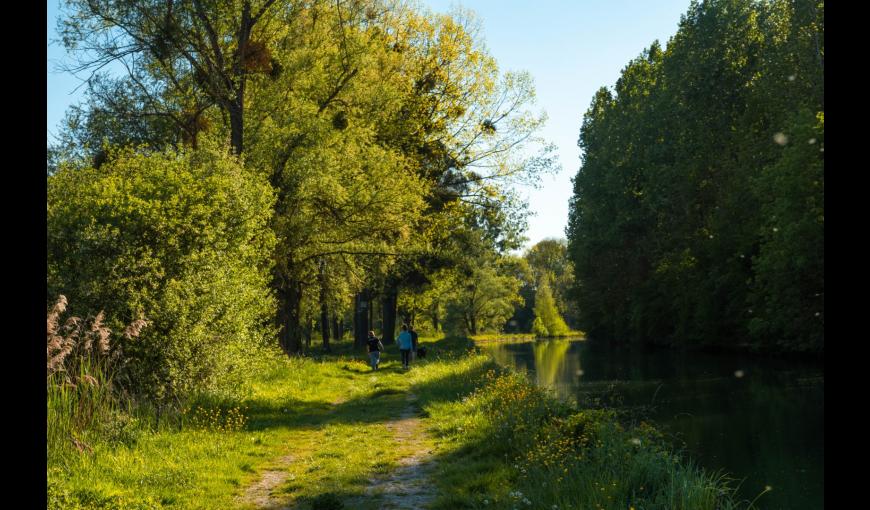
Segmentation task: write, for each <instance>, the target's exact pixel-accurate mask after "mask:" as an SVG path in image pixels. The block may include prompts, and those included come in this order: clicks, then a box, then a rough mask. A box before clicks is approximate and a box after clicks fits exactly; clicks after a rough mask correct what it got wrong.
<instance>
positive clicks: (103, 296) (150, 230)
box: [48, 149, 275, 402]
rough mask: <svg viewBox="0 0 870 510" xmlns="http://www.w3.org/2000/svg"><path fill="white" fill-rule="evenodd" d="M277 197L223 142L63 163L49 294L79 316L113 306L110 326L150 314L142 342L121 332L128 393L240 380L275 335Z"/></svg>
mask: <svg viewBox="0 0 870 510" xmlns="http://www.w3.org/2000/svg"><path fill="white" fill-rule="evenodd" d="M273 202H274V195H273V192H272V190H271V188H270V187H269V185H268V183H267V182H265V180H264V178H263V177H261V176H258V175H254V174H252V173H250V172H248V171H246V170H245V169H244V168H243V167H242V166H241V165H240V164H239V162H238V161H237V160H236V159H235V158H234V157H232V156H228V155H226V154H225V153H223V152H221V151H218V150H214V149H200V150H197V151H180V152H174V151H167V152H163V153H150V154H149V153H144V152H142V151H140V152H134V151H133V150H130V149H127V150H118V151H114V152H112V153H111V154H110V158H109V161H108V162H107V163H105V164H104V165H103V166H101V167H100V169H99V170H96V169H93V168H76V167H72V166H65V167H61V168H60V169H59V170H58V171H57V172H56V173H55V174H53V175H51V176H50V177H49V178H48V289H49V292H51V293H52V294H51V295H56V294H60V293H63V294H65V295H67V296H69V297H70V299H71V302H72V303H74V305H75V307H76V308H75V310H74V311H76V312H81V313H80V315H84V314H86V313H94V312H95V311H96V310H98V309H101V308H102V307H103V306H106V307H107V308H106V322H107V323H108V325H109V326H110V327H112V328H116V327H121V326H122V325H123V324H125V323H127V322H130V321H131V320H133V319H135V318H138V317H139V316H140V315H145V316H147V317H148V319H149V320H150V321H151V324H152V326H151V327H149V328H148V329H147V330H146V331H145V332H143V334H142V336H141V337H140V338H138V339H136V340H135V341H134V340H131V339H121V345H120V347H121V351H122V352H123V357H122V359H121V362H120V363H119V365H118V373H117V375H116V382H120V383H121V384H122V385H123V387H124V388H125V389H127V390H129V391H131V392H138V393H144V396H145V397H146V398H147V399H149V400H151V401H155V402H166V401H168V400H169V399H170V398H173V397H176V396H179V395H183V394H187V393H189V392H191V391H192V390H195V389H212V390H215V389H219V388H218V387H219V386H220V387H222V388H225V389H227V388H232V387H233V386H234V384H233V382H234V381H233V378H232V377H231V376H232V375H233V374H234V373H238V371H239V370H238V369H239V368H242V366H243V365H244V363H245V360H246V359H248V358H250V354H251V352H252V351H254V350H256V349H257V348H258V347H259V346H261V345H263V343H264V342H265V340H266V339H267V338H270V337H271V336H272V333H273V331H272V327H271V325H270V319H271V316H272V313H273V311H274V301H273V297H272V296H271V294H270V292H269V290H268V276H269V261H270V255H271V249H272V247H273V246H274V242H275V241H274V235H273V234H272V233H271V231H270V230H269V228H268V222H269V219H270V217H271V207H272V205H273ZM221 383H223V384H222V385H221Z"/></svg>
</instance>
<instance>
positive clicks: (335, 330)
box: [332, 314, 344, 340]
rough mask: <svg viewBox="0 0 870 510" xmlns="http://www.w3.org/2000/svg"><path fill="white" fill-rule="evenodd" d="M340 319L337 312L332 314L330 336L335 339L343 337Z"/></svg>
mask: <svg viewBox="0 0 870 510" xmlns="http://www.w3.org/2000/svg"><path fill="white" fill-rule="evenodd" d="M341 326H342V324H341V319H340V318H339V316H338V314H333V316H332V337H333V338H335V339H336V340H341V339H342V338H343V337H344V331H342V327H341Z"/></svg>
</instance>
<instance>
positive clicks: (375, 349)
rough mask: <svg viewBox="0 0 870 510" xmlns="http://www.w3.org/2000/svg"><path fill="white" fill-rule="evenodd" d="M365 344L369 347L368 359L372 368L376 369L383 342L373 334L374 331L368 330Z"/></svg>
mask: <svg viewBox="0 0 870 510" xmlns="http://www.w3.org/2000/svg"><path fill="white" fill-rule="evenodd" d="M366 345H368V348H369V361H370V362H371V365H372V370H377V369H378V365H380V363H381V351H383V350H384V344H382V343H381V340H380V339H379V338H378V337H376V336H375V332H374V331H369V337H368V338H367V339H366Z"/></svg>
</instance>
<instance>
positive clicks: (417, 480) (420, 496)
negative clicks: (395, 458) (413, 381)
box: [345, 394, 435, 509]
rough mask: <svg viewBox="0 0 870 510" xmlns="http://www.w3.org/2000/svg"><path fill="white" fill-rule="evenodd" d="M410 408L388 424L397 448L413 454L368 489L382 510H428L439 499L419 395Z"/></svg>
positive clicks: (351, 505) (349, 503)
mask: <svg viewBox="0 0 870 510" xmlns="http://www.w3.org/2000/svg"><path fill="white" fill-rule="evenodd" d="M406 400H407V402H408V405H407V407H406V408H405V409H404V410H403V411H402V413H401V414H400V415H399V417H398V418H396V419H395V420H392V421H389V422H387V424H386V428H387V430H389V431H390V432H391V434H392V436H393V441H394V442H395V444H396V446H397V447H401V448H404V449H407V450H408V451H409V452H410V453H409V454H408V455H406V456H404V457H402V458H401V459H400V460H399V467H398V468H397V469H396V470H395V471H393V472H392V473H390V474H388V475H386V476H385V477H379V478H372V479H370V480H369V486H368V488H367V489H366V497H367V498H366V499H368V498H370V497H375V496H378V495H380V496H381V497H382V498H383V501H382V504H381V506H380V508H389V509H419V508H426V506H428V505H429V503H431V502H432V500H433V499H434V498H435V491H434V484H433V483H432V482H431V479H430V478H431V474H432V472H433V470H434V468H435V461H434V459H433V458H432V450H431V449H430V445H428V444H426V442H425V440H424V437H425V432H424V429H423V423H422V421H421V420H420V418H418V417H417V415H416V412H415V406H414V404H415V402H416V401H417V397H416V395H413V394H408V397H407V398H406ZM359 503H361V502H360V501H359V500H358V499H352V500H349V501H347V502H346V504H345V508H355V505H356V504H359Z"/></svg>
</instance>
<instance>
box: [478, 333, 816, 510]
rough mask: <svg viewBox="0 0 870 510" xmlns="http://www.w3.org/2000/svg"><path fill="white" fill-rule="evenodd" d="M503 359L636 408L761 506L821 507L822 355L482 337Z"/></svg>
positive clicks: (572, 390) (546, 382) (573, 389)
mask: <svg viewBox="0 0 870 510" xmlns="http://www.w3.org/2000/svg"><path fill="white" fill-rule="evenodd" d="M486 348H487V350H488V351H489V352H490V353H492V356H493V357H494V359H495V360H496V361H497V362H498V363H500V364H503V365H506V366H512V367H515V368H516V369H518V370H521V371H526V372H528V373H529V376H530V377H531V378H532V379H533V380H534V381H535V382H536V383H537V384H539V385H541V386H546V387H549V388H552V389H553V390H554V391H555V392H556V393H557V394H558V395H559V396H560V397H562V398H565V399H570V400H573V401H576V402H578V403H579V404H580V405H592V404H599V403H602V401H603V403H605V404H608V405H619V406H620V407H626V408H632V409H635V410H640V411H641V412H642V413H643V414H644V415H645V416H647V417H649V418H651V419H653V420H655V422H656V423H657V424H658V425H659V426H660V428H662V429H663V430H664V431H665V432H667V433H668V434H669V435H670V436H671V437H672V438H673V440H674V443H675V445H677V446H678V447H684V448H685V450H686V452H687V453H688V454H689V455H690V456H691V457H692V458H694V459H695V460H697V461H698V462H699V463H700V464H701V465H703V466H704V467H706V468H708V469H710V470H713V471H715V470H719V469H722V470H725V471H727V472H729V473H731V474H732V475H733V476H734V477H736V478H738V479H745V480H744V481H743V483H742V485H741V491H740V493H741V496H742V497H744V498H747V499H750V500H751V499H753V498H754V497H755V496H756V495H758V494H759V493H760V492H762V491H763V490H764V487H765V486H768V485H769V486H771V487H772V488H773V490H771V491H770V492H769V493H767V494H765V495H764V496H762V497H761V498H760V499H759V500H758V501H757V502H756V507H758V508H762V509H780V508H782V509H817V508H823V507H824V404H825V401H824V368H823V367H822V366H820V365H818V364H812V363H802V362H795V361H783V360H767V359H758V358H750V357H741V356H713V355H705V354H698V353H680V352H675V351H668V350H658V351H652V352H650V351H643V350H640V349H629V348H614V347H609V346H599V345H594V344H590V343H587V342H583V341H576V340H573V341H569V340H552V341H543V342H525V343H502V344H491V345H488V346H486Z"/></svg>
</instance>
